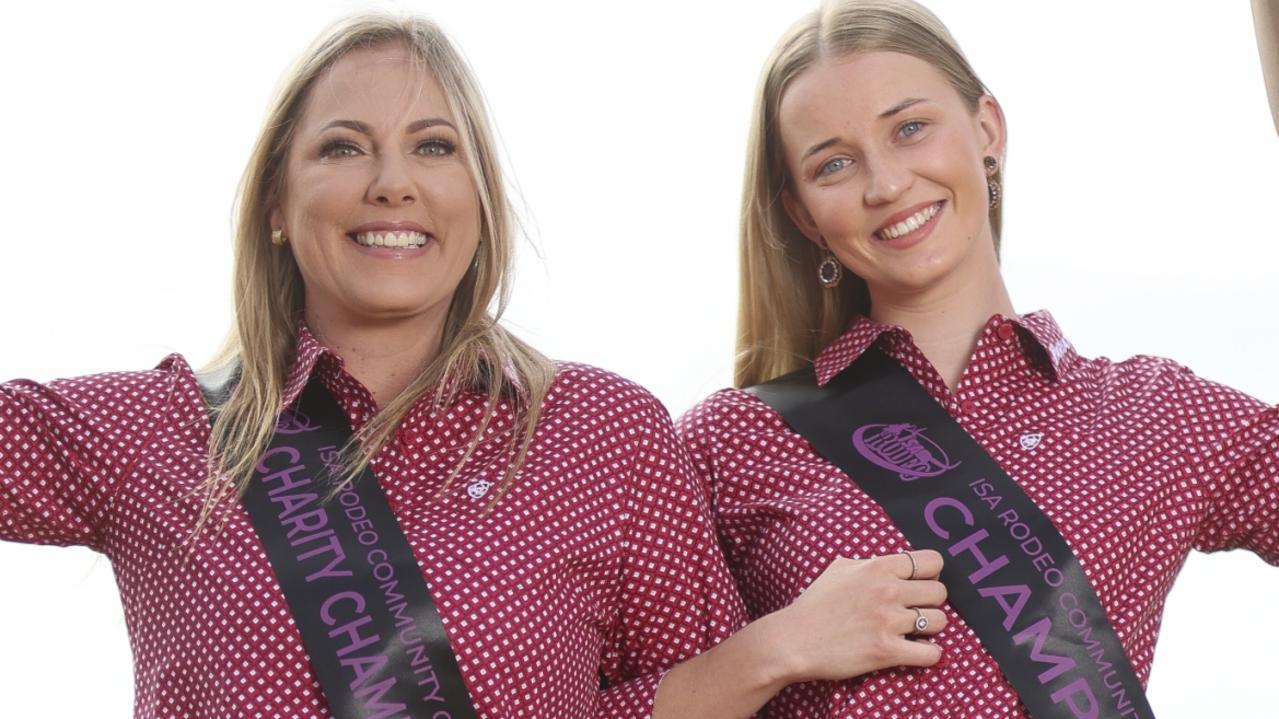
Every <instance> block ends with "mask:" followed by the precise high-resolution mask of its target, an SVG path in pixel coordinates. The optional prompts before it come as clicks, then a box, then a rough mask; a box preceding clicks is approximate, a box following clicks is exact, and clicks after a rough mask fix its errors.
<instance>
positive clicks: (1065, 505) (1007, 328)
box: [679, 312, 1279, 719]
mask: <svg viewBox="0 0 1279 719" xmlns="http://www.w3.org/2000/svg"><path fill="white" fill-rule="evenodd" d="M874 343H878V346H879V347H881V348H882V349H884V350H885V351H886V352H888V353H889V354H890V355H891V356H893V357H894V358H895V359H896V360H898V361H899V362H901V363H902V364H903V365H904V366H905V367H906V368H907V369H908V370H910V372H911V374H912V375H914V377H915V378H916V380H918V381H919V382H920V384H921V385H922V386H923V387H924V388H925V389H927V390H928V392H929V393H930V394H932V396H933V397H934V398H935V399H936V400H937V401H938V402H939V403H941V404H942V405H943V406H945V407H946V409H947V410H948V411H949V412H950V413H951V415H952V416H954V417H955V419H956V420H958V421H959V423H960V424H961V425H962V426H963V427H964V429H965V430H967V431H968V432H969V434H971V435H972V436H973V437H974V438H975V439H976V440H977V442H978V443H980V444H981V445H982V447H983V448H985V450H986V451H987V452H989V453H990V455H991V456H992V457H993V458H994V459H995V460H996V461H998V462H999V464H1000V465H1001V466H1002V467H1003V468H1004V469H1005V471H1007V472H1008V473H1009V475H1010V476H1012V477H1013V479H1015V480H1016V481H1017V482H1018V483H1019V484H1020V485H1021V487H1022V488H1023V489H1024V490H1025V491H1026V493H1027V494H1028V495H1029V496H1030V497H1031V498H1032V499H1034V500H1035V501H1036V502H1037V503H1038V504H1039V506H1040V507H1042V508H1043V509H1044V511H1045V512H1046V513H1047V514H1048V516H1049V517H1050V518H1052V520H1053V522H1054V523H1055V524H1056V525H1057V528H1058V529H1059V530H1060V531H1061V533H1062V535H1063V536H1064V537H1065V539H1066V541H1067V542H1068V543H1069V544H1070V546H1071V548H1072V549H1073V550H1074V551H1075V553H1076V555H1077V556H1078V557H1079V561H1080V563H1081V564H1082V565H1083V568H1084V570H1085V573H1086V574H1087V575H1088V578H1089V579H1090V580H1091V581H1092V583H1093V586H1094V588H1095V589H1096V591H1097V594H1098V596H1099V597H1100V599H1101V601H1102V604H1103V605H1104V606H1105V607H1106V609H1107V611H1108V613H1109V615H1110V618H1111V621H1112V622H1113V624H1114V625H1115V629H1116V631H1117V633H1118V635H1119V638H1120V640H1121V641H1122V642H1123V645H1124V648H1125V649H1126V650H1127V652H1128V655H1129V657H1130V658H1131V660H1132V662H1133V664H1134V666H1135V667H1136V669H1137V673H1138V676H1139V677H1140V678H1141V680H1142V682H1143V683H1144V682H1145V681H1147V679H1148V678H1149V673H1150V664H1151V660H1152V659H1153V656H1154V648H1155V642H1156V639H1157V637H1158V633H1159V622H1160V617H1161V615H1162V612H1163V606H1164V600H1165V598H1166V597H1167V594H1168V591H1169V589H1171V586H1172V582H1173V578H1174V577H1175V576H1176V574H1177V572H1178V570H1179V569H1180V568H1181V565H1182V562H1183V561H1184V560H1185V558H1186V555H1187V554H1188V553H1189V551H1190V550H1191V549H1192V548H1194V549H1200V550H1203V551H1213V550H1221V549H1229V548H1234V547H1245V548H1248V549H1251V550H1253V551H1255V552H1257V553H1258V554H1259V555H1261V556H1262V557H1263V558H1264V559H1265V560H1266V561H1268V562H1270V563H1271V564H1279V410H1277V409H1276V408H1273V407H1268V406H1266V405H1264V404H1262V403H1261V402H1258V401H1256V400H1254V399H1251V398H1249V397H1247V396H1245V395H1242V394H1240V393H1238V392H1235V391H1233V390H1230V389H1228V388H1225V387H1222V386H1220V385H1217V384H1214V383H1212V382H1209V381H1206V380H1203V379H1200V378H1198V377H1196V376H1194V375H1193V374H1192V373H1190V371H1188V370H1186V369H1185V368H1183V367H1181V366H1179V365H1177V364H1176V363H1174V362H1171V361H1168V360H1163V359H1157V358H1151V357H1136V358H1133V359H1131V360H1128V361H1126V362H1119V363H1115V362H1111V361H1109V360H1106V359H1096V360H1091V359H1085V358H1082V357H1080V356H1079V355H1078V354H1076V353H1075V351H1074V350H1073V348H1071V346H1070V345H1069V343H1068V342H1066V341H1065V339H1063V337H1062V335H1061V332H1060V330H1059V329H1058V328H1057V325H1056V323H1055V322H1054V321H1053V319H1052V317H1051V316H1050V315H1049V314H1048V313H1046V312H1039V313H1034V314H1030V315H1026V316H1024V317H1022V318H1020V319H1018V320H1011V321H1010V320H1006V319H1004V318H1001V317H994V318H992V319H991V321H990V322H989V323H988V324H987V325H986V326H985V328H984V329H983V331H982V333H981V336H980V338H979V339H978V342H977V346H976V350H975V352H974V355H973V357H972V358H971V359H970V361H969V365H968V367H967V369H966V370H965V373H964V376H963V378H962V380H961V381H960V384H959V386H958V387H957V388H956V391H955V392H953V393H952V392H951V391H949V390H948V389H947V388H946V386H945V383H944V382H943V381H942V379H941V377H940V376H939V375H938V374H937V372H936V370H935V369H934V368H933V367H932V366H931V364H930V363H929V362H928V360H927V359H926V358H925V357H924V355H923V354H922V353H921V352H920V351H919V349H918V348H917V347H916V346H915V344H914V342H913V341H912V340H911V337H910V335H909V333H908V332H907V331H906V330H904V329H902V328H899V327H890V326H886V325H882V324H877V323H875V322H873V321H871V320H869V319H867V318H859V319H858V320H857V321H856V322H854V323H853V325H852V326H851V327H850V328H849V330H848V332H846V333H845V334H844V335H843V336H842V337H840V338H839V339H838V340H836V341H835V342H834V343H832V344H831V345H830V346H829V347H828V348H827V349H826V350H825V351H823V353H822V354H821V355H820V356H819V357H818V358H817V360H816V362H815V369H816V373H817V378H818V381H819V382H822V383H825V382H827V381H829V380H830V379H831V378H832V377H834V376H835V375H836V374H838V373H839V372H840V371H842V370H843V369H845V368H846V367H848V365H849V364H850V363H852V362H853V360H855V359H856V358H857V357H858V356H860V355H861V353H862V352H863V351H864V350H865V349H866V348H868V347H869V346H871V345H872V344H874ZM679 427H680V432H681V435H682V436H683V438H684V440H685V442H686V443H687V444H688V445H689V447H690V448H691V449H692V451H693V455H694V461H695V463H696V464H697V465H698V469H699V471H700V472H701V474H702V475H703V476H704V477H705V478H706V479H707V480H708V482H709V485H710V487H711V502H712V506H713V510H714V512H715V515H716V521H717V525H718V529H719V533H720V538H721V543H722V545H723V546H724V548H725V552H726V553H727V556H728V562H729V567H730V569H731V570H732V571H733V573H734V575H735V578H736V579H737V582H738V586H739V588H740V589H741V591H742V595H743V598H744V599H745V600H746V604H747V608H748V610H749V613H750V615H751V616H752V617H757V616H760V615H762V614H766V613H768V612H771V611H773V610H775V609H778V608H780V607H783V606H785V605H787V604H788V603H790V602H791V601H792V600H794V599H795V597H796V596H797V595H798V594H799V592H800V591H801V590H802V589H803V588H804V587H806V586H807V585H808V584H809V583H810V582H811V581H812V580H813V579H815V578H816V577H817V575H818V574H819V573H821V571H822V570H823V569H824V568H825V567H826V566H827V565H828V564H829V563H830V562H831V560H832V559H834V558H835V557H837V556H842V557H869V556H873V555H879V554H885V553H891V552H897V551H899V550H902V549H905V548H906V546H907V544H906V540H905V539H904V538H903V537H902V535H901V533H900V531H899V530H898V529H897V528H896V527H895V526H894V525H892V524H891V523H890V522H889V520H888V517H887V515H885V514H884V512H883V511H882V510H881V509H880V508H879V506H878V505H877V504H875V503H874V502H873V501H871V499H870V498H869V497H867V496H866V495H865V494H864V493H863V492H862V491H861V490H860V489H859V488H858V487H857V485H856V484H854V483H853V482H852V481H850V480H849V479H848V478H847V477H846V476H845V475H844V474H843V473H842V472H840V471H839V470H838V469H837V468H835V467H834V466H833V465H831V464H830V463H828V462H827V461H826V460H825V459H823V458H821V457H820V456H819V455H817V454H816V453H815V452H814V451H813V449H812V448H811V447H810V446H809V445H808V443H807V442H806V441H805V440H804V439H803V438H801V437H800V436H798V435H797V434H795V433H794V432H792V431H791V430H790V429H789V428H788V427H787V426H786V424H785V423H784V422H783V420H782V419H781V417H779V416H778V415H777V414H776V413H775V412H774V411H773V410H772V409H771V408H770V407H768V406H767V405H765V404H763V403H762V402H760V401H759V400H757V399H756V398H755V397H754V396H752V395H749V394H747V393H745V392H742V391H740V390H723V391H721V392H719V393H717V394H715V395H712V396H711V397H710V398H708V399H706V400H705V401H703V402H702V403H701V404H699V405H698V406H697V407H695V408H693V409H692V410H690V411H689V412H688V413H687V414H686V415H685V416H684V417H683V418H682V419H681V420H680V423H679ZM948 613H949V614H950V619H951V622H952V624H951V625H950V626H948V627H947V628H946V629H945V630H944V631H943V632H942V633H941V635H940V636H939V637H938V642H939V643H940V645H941V646H942V648H943V651H944V655H943V660H942V663H941V664H940V665H938V666H937V667H934V668H931V669H927V670H917V669H898V670H887V671H882V672H877V673H874V674H872V675H869V676H866V677H863V678H861V679H857V680H852V681H847V682H839V683H835V682H824V683H810V684H803V685H796V686H793V687H790V688H788V689H786V690H784V691H783V692H782V693H781V694H779V695H778V696H777V698H776V699H774V701H773V702H772V704H771V705H770V713H769V717H770V719H791V718H798V717H804V718H812V717H839V718H841V719H842V718H847V717H876V718H882V719H888V718H889V717H911V718H912V719H942V718H943V717H1000V718H1003V717H1025V716H1027V715H1026V713H1025V710H1024V708H1023V707H1021V704H1020V702H1019V700H1018V699H1017V696H1016V694H1015V693H1014V692H1013V689H1012V687H1011V686H1010V685H1009V684H1008V683H1007V682H1006V681H1005V680H1004V678H1003V675H1002V674H1001V673H1000V671H999V668H998V666H997V665H996V664H995V663H994V661H993V660H992V659H991V658H990V657H989V656H987V655H986V654H985V653H984V652H983V651H982V650H981V647H980V645H979V643H978V640H977V637H976V635H974V634H973V632H972V630H971V629H970V628H969V627H968V626H967V625H966V624H965V623H964V622H963V621H962V620H960V619H959V618H958V617H957V616H956V615H955V614H954V612H953V611H949V610H948ZM1156 709H1157V707H1156Z"/></svg>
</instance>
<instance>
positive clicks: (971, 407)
mask: <svg viewBox="0 0 1279 719" xmlns="http://www.w3.org/2000/svg"><path fill="white" fill-rule="evenodd" d="M959 410H960V411H961V412H963V413H964V414H972V413H973V412H976V411H977V403H976V402H974V401H972V400H971V399H966V400H964V401H963V402H960V403H959Z"/></svg>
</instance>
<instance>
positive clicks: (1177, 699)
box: [0, 0, 1279, 719]
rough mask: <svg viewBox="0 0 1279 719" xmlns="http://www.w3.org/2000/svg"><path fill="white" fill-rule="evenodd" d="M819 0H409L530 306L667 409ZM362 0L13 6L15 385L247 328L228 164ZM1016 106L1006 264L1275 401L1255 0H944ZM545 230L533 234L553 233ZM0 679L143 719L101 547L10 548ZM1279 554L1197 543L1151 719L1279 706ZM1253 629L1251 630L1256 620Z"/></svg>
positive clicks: (1273, 191) (1059, 299)
mask: <svg viewBox="0 0 1279 719" xmlns="http://www.w3.org/2000/svg"><path fill="white" fill-rule="evenodd" d="M813 6H814V2H812V1H811V0H799V1H795V0H786V1H783V0H763V1H755V2H743V1H741V0H738V1H736V2H727V1H718V2H704V1H700V0H679V1H676V2H672V1H670V0H649V2H645V3H627V4H622V3H616V4H615V3H601V2H598V1H594V2H588V1H582V2H558V1H556V2H552V1H549V0H543V1H542V2H536V3H528V2H514V1H511V2H478V1H477V0H435V1H434V2H425V1H422V2H412V1H409V0H402V1H401V2H399V3H397V4H394V5H387V4H382V5H377V6H373V7H380V8H389V9H393V10H405V11H411V12H423V13H427V14H430V15H431V16H433V17H435V18H436V19H437V20H439V21H440V22H441V23H442V24H443V25H444V26H445V27H446V28H447V29H448V30H449V31H450V33H451V34H452V35H453V37H454V38H455V39H456V41H457V42H458V44H459V45H460V46H461V47H462V49H463V51H464V52H465V54H466V55H467V56H468V57H469V58H470V60H471V62H472V63H473V65H474V66H475V69H476V71H477V73H478V75H479V77H480V79H481V82H482V84H483V86H484V88H485V90H486V93H487V95H488V97H489V100H490V103H491V105H492V108H493V111H494V115H495V119H496V122H497V126H498V130H499V133H500V135H501V137H502V140H503V144H504V146H505V149H506V153H507V156H508V160H509V165H510V167H511V168H512V170H513V174H512V176H511V179H512V181H513V182H515V183H516V184H517V185H518V188H519V190H520V194H521V195H522V197H523V200H524V204H525V205H526V209H525V212H524V218H525V220H526V223H527V226H528V229H529V234H530V236H531V243H530V244H529V245H528V246H527V248H526V251H525V252H524V254H523V256H522V257H521V260H520V274H519V279H518V282H517V285H516V293H515V298H514V302H513V304H512V306H511V308H510V311H509V313H508V320H509V322H510V324H511V325H512V326H513V327H515V328H516V329H517V330H518V331H519V332H520V333H521V334H522V335H523V336H525V337H526V338H528V339H530V340H532V341H533V342H535V343H536V344H537V345H538V346H539V347H541V348H542V349H544V350H545V351H547V352H549V353H550V354H551V355H553V356H555V357H558V358H565V359H574V360H579V361H584V362H589V363H592V364H597V365H601V366H604V367H607V368H609V369H612V370H614V371H617V372H619V373H621V374H623V375H625V376H628V377H630V378H632V379H635V380H637V381H639V382H640V383H642V384H644V385H646V386H648V387H650V388H651V389H652V390H653V391H654V392H655V393H656V394H657V395H658V396H659V397H660V398H662V400H663V401H665V402H666V404H667V406H668V407H669V408H670V409H671V411H672V412H674V413H676V414H678V413H679V412H682V411H683V410H685V409H687V408H688V407H689V406H690V405H691V404H692V403H693V402H695V401H696V400H697V399H699V398H700V397H702V396H703V395H705V394H707V393H709V392H711V391H713V390H715V389H717V388H719V387H721V386H725V385H727V384H728V383H729V381H730V375H731V358H732V350H733V347H732V341H733V327H734V321H735V309H734V303H735V299H736V256H735V246H736V217H737V211H738V208H737V202H738V193H739V188H740V184H741V169H742V159H743V156H744V149H745V136H746V123H747V117H748V113H749V108H750V103H751V96H752V91H753V88H754V84H755V81H756V77H757V73H758V71H759V68H760V66H761V64H762V63H763V60H764V58H765V56H766V54H767V53H768V51H769V49H770V48H771V47H772V44H773V43H774V42H775V40H776V38H777V37H778V36H779V35H780V34H781V32H782V30H783V29H784V28H785V27H786V26H787V25H788V24H789V23H790V22H791V21H792V20H793V19H795V18H797V17H798V16H799V15H800V14H801V13H803V12H806V11H807V10H809V9H811V8H812V7H813ZM367 7H370V6H369V5H367V4H361V3H354V2H346V1H342V2H339V1H336V0H318V1H317V0H306V1H305V2H300V1H299V2H265V1H263V0H259V1H257V2H252V3H249V2H241V1H239V0H235V1H230V2H222V3H219V4H217V5H214V4H206V5H201V6H195V5H188V4H185V3H158V2H156V3H138V2H125V3H90V2H64V3H39V4H36V3H24V4H16V3H15V4H9V5H6V6H5V9H4V10H0V26H3V27H4V28H5V29H6V31H7V32H6V33H5V35H6V40H5V42H4V43H0V88H3V106H4V110H3V111H2V112H0V137H3V139H4V141H5V143H6V147H5V148H4V151H3V152H2V153H0V168H2V169H0V216H2V217H3V221H4V227H3V232H4V233H5V236H4V238H3V250H2V251H0V307H3V308H4V309H3V310H0V338H3V339H0V342H2V343H3V344H2V345H0V347H3V351H0V379H9V378H14V377H31V378H34V379H41V380H44V379H50V378H53V377H56V376H66V375H76V374H84V373H88V372H95V371H104V370H117V369H135V368H145V367H149V366H151V365H153V364H155V363H156V362H157V361H159V359H160V358H161V357H163V356H164V355H166V354H168V353H170V352H182V353H184V354H186V355H187V356H188V357H189V358H191V359H192V360H193V361H194V362H196V363H200V362H203V361H204V360H206V359H207V358H208V357H209V356H210V355H211V354H212V352H213V350H214V349H215V347H216V345H217V344H218V342H219V340H220V339H221V337H222V336H223V334H224V331H225V329H226V328H227V326H228V323H229V307H230V298H229V292H228V286H229V276H230V241H229V237H230V226H231V202H232V197H233V190H234V187H235V185H236V182H237V181H238V178H239V174H240V172H241V170H242V167H243V164H244V162H245V161H246V159H247V156H248V152H249V149H250V146H251V143H252V141H253V139H254V137H255V134H256V133H257V131H258V126H259V122H260V120H261V117H262V113H263V111H264V109H265V107H266V104H267V101H268V98H269V96H270V94H271V92H272V89H273V88H274V86H275V83H276V81H277V79H278V78H279V76H280V74H281V73H282V72H283V70H284V69H285V68H286V67H287V66H288V64H289V63H290V62H291V61H292V59H293V58H294V57H295V56H296V55H297V54H298V53H299V52H301V50H302V49H303V48H304V47H305V46H306V44H307V43H308V42H309V41H310V39H311V38H312V37H313V36H314V35H315V34H316V33H317V32H319V31H320V30H321V29H322V28H323V27H324V26H325V25H327V24H328V23H329V22H330V21H332V20H333V19H335V18H336V17H337V16H339V15H341V14H344V13H346V12H349V11H352V10H356V9H361V8H367ZM930 7H932V8H933V9H934V10H935V11H936V12H937V13H938V14H939V15H940V16H941V17H942V19H943V20H944V21H946V22H947V24H948V25H949V26H950V28H951V30H952V31H953V32H954V33H955V35H956V36H957V37H958V38H959V40H960V42H961V44H962V45H963V46H964V48H965V50H966V51H967V53H968V55H969V57H970V59H971V60H972V62H973V63H974V65H975V67H976V68H977V70H978V72H979V73H981V75H982V77H983V79H984V80H985V81H986V83H987V84H988V85H989V86H990V87H991V88H992V89H993V90H994V92H995V94H996V95H997V97H998V98H999V99H1000V101H1001V102H1002V103H1003V106H1004V109H1005V112H1006V114H1007V117H1008V121H1009V126H1010V135H1011V138H1010V146H1009V153H1008V166H1007V170H1006V185H1005V190H1006V195H1005V197H1006V209H1005V218H1006V219H1005V228H1006V229H1005V239H1004V266H1005V270H1006V276H1007V278H1008V280H1009V284H1010V289H1011V291H1012V295H1013V299H1014V302H1015V303H1016V305H1017V307H1018V309H1019V310H1021V311H1023V312H1024V311H1029V310H1033V309H1037V308H1041V307H1048V308H1051V309H1052V310H1053V312H1054V314H1055V315H1056V317H1057V319H1058V321H1059V322H1060V323H1061V325H1062V326H1063V328H1064V329H1065V331H1066V333H1067V334H1068V336H1069V337H1070V338H1071V339H1072V340H1073V341H1074V342H1075V344H1076V346H1077V347H1078V348H1079V349H1080V350H1081V351H1082V352H1084V353H1085V354H1090V355H1108V356H1111V357H1124V356H1128V355H1130V354H1134V353H1139V352H1142V353H1150V354H1159V355H1165V356H1171V357H1174V358H1176V359H1178V360H1180V361H1181V362H1183V363H1185V364H1187V365H1189V366H1190V367H1192V368H1194V369H1195V370H1196V371H1197V372H1199V373H1200V374H1201V375H1204V376H1207V377H1210V378H1213V379H1217V380H1220V381H1224V382H1226V383H1228V384H1231V385H1233V386H1235V387H1238V388H1240V389H1242V390H1245V391H1247V392H1250V393H1252V394H1254V395H1257V396H1259V397H1262V398H1264V399H1266V400H1268V401H1271V402H1275V401H1279V373H1277V372H1276V365H1275V356H1276V351H1277V350H1279V339H1277V337H1279V307H1277V306H1276V302H1275V299H1274V297H1275V294H1274V281H1273V280H1274V277H1275V269H1276V266H1277V265H1279V248H1277V247H1276V244H1277V243H1276V240H1279V231H1277V230H1276V229H1275V225H1274V221H1273V220H1272V219H1271V217H1270V215H1271V213H1272V212H1273V211H1274V209H1273V208H1274V206H1275V200H1276V197H1277V195H1279V138H1276V136H1275V131H1274V127H1273V125H1272V124H1271V119H1270V117H1269V113H1268V109H1267V105H1266V99H1265V94H1264V89H1263V84H1262V78H1261V72H1260V66H1259V62H1258V58H1257V51H1256V46H1255V41H1254V36H1253V28H1252V21H1251V16H1250V13H1249V9H1248V4H1247V3H1245V2H1233V3H1215V2H1214V3H1203V2H1169V1H1168V0H1144V1H1140V2H1138V1H1129V2H1124V3H1115V2H1108V1H1101V0H1086V1H1085V0H1078V1H1076V2H1071V3H1051V4H1049V3H1025V2H1016V1H1015V0H1002V1H999V2H979V3H978V2H972V0H966V1H965V0H933V2H931V3H930ZM534 246H535V247H536V248H537V251H534V250H533V249H532V248H533V247H534ZM0 576H3V580H2V581H0V702H2V703H3V706H4V707H5V708H4V710H3V714H4V715H5V716H14V717H19V716H21V717H73V716H97V717H125V716H128V715H129V714H130V711H131V706H132V676H131V668H130V656H129V648H128V638H127V635H126V632H125V627H124V622H123V615H122V612H121V610H120V605H119V599H118V597H117V595H116V591H115V586H114V581H113V578H112V575H111V568H110V565H109V563H108V562H107V561H106V560H105V559H102V558H101V557H98V556H97V555H94V554H92V553H90V552H88V551H87V550H78V549H48V548H33V547H23V546H14V545H0ZM1275 596H1279V572H1276V571H1274V570H1273V569H1271V568H1269V567H1267V566H1266V565H1264V564H1263V563H1262V562H1260V561H1259V560H1258V559H1256V558H1255V557H1254V556H1252V555H1246V554H1240V553H1234V554H1228V555H1221V556H1214V557H1204V556H1194V557H1192V559H1191V560H1190V562H1189V563H1188V564H1187V566H1186V569H1185V571H1184V576H1183V577H1182V580H1181V581H1180V582H1179V584H1178V587H1177V589H1176V590H1175V591H1174V592H1173V594H1172V597H1171V599H1170V601H1169V604H1168V611H1167V614H1166V621H1165V625H1164V632H1163V636H1162V638H1161V640H1160V648H1159V654H1158V659H1157V660H1156V662H1155V666H1154V671H1153V676H1152V680H1151V699H1152V703H1153V705H1154V707H1155V709H1156V710H1157V711H1158V712H1159V716H1160V717H1161V718H1162V719H1176V718H1178V717H1181V718H1190V717H1202V716H1232V717H1260V716H1275V715H1276V710H1275V709H1274V708H1273V707H1274V705H1273V690H1274V687H1273V682H1274V676H1273V671H1274V670H1273V666H1274V664H1273V659H1272V656H1273V652H1272V649H1271V647H1272V639H1271V638H1270V637H1269V635H1268V633H1263V632H1262V631H1259V630H1261V629H1263V628H1268V627H1269V626H1270V625H1271V624H1272V623H1273V622H1269V620H1268V618H1269V617H1270V615H1271V614H1273V609H1274V608H1275V606H1276V605H1275V602H1274V599H1273V597H1275ZM1259 623H1260V624H1259Z"/></svg>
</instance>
